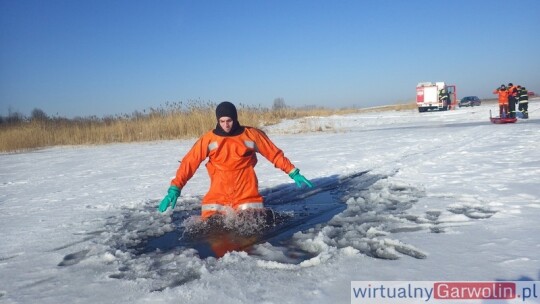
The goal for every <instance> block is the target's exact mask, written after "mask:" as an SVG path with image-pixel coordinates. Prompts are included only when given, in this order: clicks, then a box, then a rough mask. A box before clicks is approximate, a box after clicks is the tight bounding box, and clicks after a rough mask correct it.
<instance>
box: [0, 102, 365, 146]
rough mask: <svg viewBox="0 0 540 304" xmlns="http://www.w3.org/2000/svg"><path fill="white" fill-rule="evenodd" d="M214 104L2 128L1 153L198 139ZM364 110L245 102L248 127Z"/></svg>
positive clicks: (211, 122) (242, 116)
mask: <svg viewBox="0 0 540 304" xmlns="http://www.w3.org/2000/svg"><path fill="white" fill-rule="evenodd" d="M215 107H216V104H214V103H203V102H198V101H197V102H188V103H187V104H184V103H182V102H179V103H166V104H165V106H162V107H160V108H158V109H152V108H151V109H150V110H148V111H145V112H144V113H140V112H135V113H133V114H131V115H117V116H114V117H111V116H109V117H104V118H97V117H87V118H75V119H66V118H61V117H53V118H49V117H45V118H44V117H40V119H23V120H21V121H18V122H16V123H5V122H4V123H1V124H0V152H16V151H24V150H29V149H38V148H42V147H49V146H58V145H94V144H107V143H117V142H139V141H154V140H170V139H181V138H193V137H198V136H200V135H202V134H203V133H204V132H206V131H208V130H211V129H213V128H214V127H215V125H216V118H215ZM358 111H359V109H339V110H332V109H327V108H319V107H310V108H290V107H284V108H280V109H268V108H263V107H253V106H247V105H242V104H240V105H239V106H238V116H239V117H238V119H239V121H240V122H241V123H242V125H247V126H257V127H264V126H267V125H272V124H275V123H278V122H280V121H281V120H283V119H296V118H300V117H308V116H329V115H333V114H347V113H354V112H358Z"/></svg>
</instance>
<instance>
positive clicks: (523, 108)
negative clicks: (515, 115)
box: [518, 86, 529, 119]
mask: <svg viewBox="0 0 540 304" xmlns="http://www.w3.org/2000/svg"><path fill="white" fill-rule="evenodd" d="M518 88H519V86H518ZM518 100H519V108H518V110H519V111H520V112H521V113H522V114H523V118H525V119H527V118H529V92H528V91H527V89H526V88H525V87H521V88H520V90H519V91H518Z"/></svg>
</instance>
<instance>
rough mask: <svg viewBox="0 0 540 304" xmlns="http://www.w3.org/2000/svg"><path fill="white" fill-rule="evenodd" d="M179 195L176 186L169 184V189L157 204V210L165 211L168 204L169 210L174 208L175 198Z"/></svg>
mask: <svg viewBox="0 0 540 304" xmlns="http://www.w3.org/2000/svg"><path fill="white" fill-rule="evenodd" d="M179 196H180V189H179V188H178V187H176V186H170V187H169V191H168V193H167V195H166V196H165V198H163V200H161V203H160V204H159V207H158V210H159V212H165V211H166V210H167V208H169V206H171V210H172V209H174V206H176V200H178V197H179Z"/></svg>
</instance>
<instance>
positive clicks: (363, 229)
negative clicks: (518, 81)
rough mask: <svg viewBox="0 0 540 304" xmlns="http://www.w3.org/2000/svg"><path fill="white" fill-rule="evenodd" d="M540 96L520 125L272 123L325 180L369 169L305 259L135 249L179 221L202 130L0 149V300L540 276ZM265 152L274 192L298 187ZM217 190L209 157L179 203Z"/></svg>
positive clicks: (114, 299)
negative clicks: (177, 186)
mask: <svg viewBox="0 0 540 304" xmlns="http://www.w3.org/2000/svg"><path fill="white" fill-rule="evenodd" d="M539 101H540V100H538V99H535V100H531V102H530V106H529V107H530V117H531V118H530V119H529V120H519V121H518V122H517V123H515V124H507V125H494V124H491V123H490V122H489V119H488V117H489V111H490V110H491V111H493V112H494V113H495V112H497V106H496V105H495V104H484V105H482V106H480V107H474V108H460V109H457V110H455V111H446V112H431V113H421V114H420V113H418V112H417V111H413V110H410V111H400V112H394V111H386V112H374V113H364V114H354V115H346V116H332V117H310V118H305V119H299V120H292V121H284V122H283V123H281V124H279V125H276V126H271V127H267V128H266V129H265V130H266V131H267V133H268V134H269V135H270V137H271V138H272V139H273V140H274V142H275V143H276V144H277V145H278V146H279V147H281V148H282V149H283V150H284V151H285V154H286V155H287V156H288V157H289V158H290V159H291V160H292V161H293V163H294V164H295V165H296V166H297V167H298V168H300V169H301V172H302V173H303V174H304V175H305V176H306V177H307V178H309V179H311V180H312V181H313V182H314V183H315V185H316V186H317V185H318V186H321V185H322V184H324V183H325V182H329V181H331V180H332V178H336V177H338V178H339V177H345V176H349V175H354V174H357V173H358V172H365V173H363V174H361V175H360V176H359V177H358V178H355V179H351V180H349V181H348V182H347V183H346V184H344V186H343V187H340V188H339V191H341V193H339V195H340V199H341V203H342V204H343V208H342V209H340V211H339V213H337V214H335V215H334V216H333V217H332V218H331V219H329V220H327V221H324V222H323V223H321V224H317V225H313V226H311V227H308V228H307V229H304V230H302V231H298V232H297V233H295V234H294V235H293V236H292V237H291V239H290V240H289V244H292V245H294V247H295V248H298V249H300V250H302V251H303V252H308V253H309V255H308V256H306V257H305V258H303V259H301V260H295V259H291V258H290V257H289V256H287V251H286V249H284V248H282V247H280V246H278V245H276V244H270V243H262V244H259V245H256V246H255V247H254V248H253V250H252V251H250V254H248V253H246V252H230V253H227V254H226V255H225V256H223V257H221V258H214V257H208V258H200V257H199V254H198V252H197V251H196V250H194V249H185V248H184V249H176V250H168V251H155V252H149V253H142V254H140V253H137V252H135V251H134V250H133V249H132V248H134V246H136V245H137V244H139V243H141V242H142V241H144V240H147V239H151V238H155V237H159V236H162V235H164V234H166V233H168V232H171V231H174V230H175V229H178V225H179V224H180V223H177V222H176V221H175V220H174V218H173V214H172V213H171V212H170V211H168V212H167V213H164V214H160V213H159V212H157V210H156V206H157V203H158V201H159V200H160V199H161V198H162V197H163V195H165V193H166V189H167V187H168V184H169V181H170V179H171V178H172V176H173V175H174V173H175V171H176V168H177V166H178V161H179V159H181V158H182V156H183V155H184V154H185V153H186V152H187V151H188V149H189V148H190V147H191V145H192V144H193V142H194V140H193V139H192V140H182V141H162V142H151V143H134V144H111V145H105V146H85V147H54V148H47V149H41V150H37V151H32V152H25V153H16V154H3V155H0V168H1V169H0V170H1V171H0V244H1V245H0V302H1V303H36V302H39V303H63V302H65V303H74V302H76V303H212V302H218V301H219V303H307V302H315V303H347V302H349V301H350V283H351V281H367V280H378V281H382V280H415V281H428V280H482V281H493V280H540V260H539V259H540V255H539V254H538V252H540V225H538V219H539V218H540V187H539V185H540V129H539V128H540V118H536V117H540V111H538V109H539V108H540V102H539ZM306 130H311V132H308V133H305V131H306ZM259 159H260V161H259V165H258V166H257V174H258V177H259V181H260V187H261V190H262V191H263V192H265V193H266V194H267V195H268V196H271V195H277V194H275V193H274V194H272V193H273V192H272V191H273V189H282V188H283V187H284V185H285V189H288V190H287V191H290V190H291V189H294V186H293V181H292V180H291V179H289V177H288V176H287V175H285V174H283V173H282V172H280V171H279V170H277V169H275V168H274V167H273V166H272V165H271V164H270V163H269V162H267V161H266V160H264V158H262V157H260V158H259ZM287 185H289V186H290V187H288V188H287ZM207 188H208V177H207V176H206V172H205V170H204V168H202V167H201V169H200V170H199V171H198V172H197V174H196V175H195V176H194V178H193V179H192V180H191V181H190V182H189V183H188V185H187V186H186V187H185V189H183V191H182V197H181V199H180V201H179V203H178V205H177V207H176V209H175V212H177V213H176V214H178V212H187V211H193V210H197V207H198V204H199V199H200V198H201V196H202V195H204V193H205V192H206V190H207ZM294 191H297V192H295V193H300V191H303V190H294ZM277 193H279V192H277ZM317 203H319V204H325V201H321V202H317Z"/></svg>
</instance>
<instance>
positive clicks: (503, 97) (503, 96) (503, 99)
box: [493, 89, 509, 106]
mask: <svg viewBox="0 0 540 304" xmlns="http://www.w3.org/2000/svg"><path fill="white" fill-rule="evenodd" d="M493 94H498V95H499V105H500V106H501V105H505V104H506V105H507V104H508V95H509V92H508V90H502V89H497V90H495V91H493Z"/></svg>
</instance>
